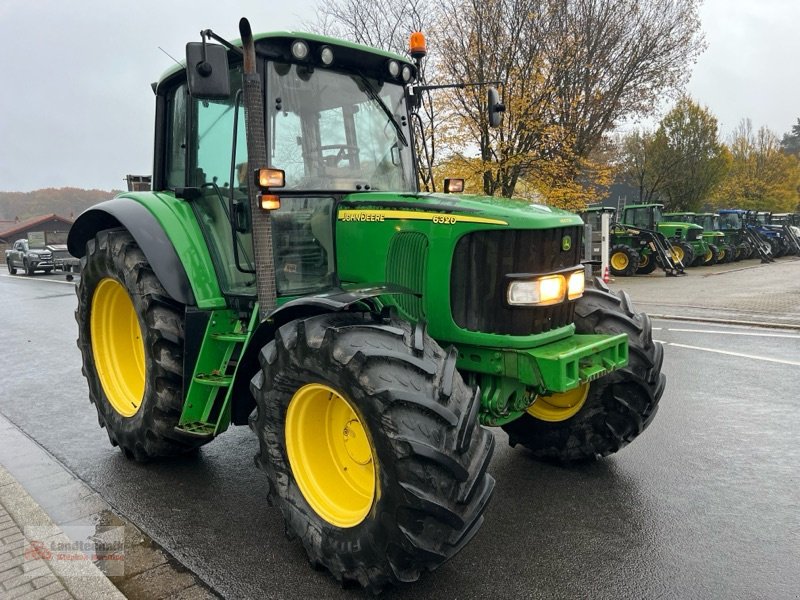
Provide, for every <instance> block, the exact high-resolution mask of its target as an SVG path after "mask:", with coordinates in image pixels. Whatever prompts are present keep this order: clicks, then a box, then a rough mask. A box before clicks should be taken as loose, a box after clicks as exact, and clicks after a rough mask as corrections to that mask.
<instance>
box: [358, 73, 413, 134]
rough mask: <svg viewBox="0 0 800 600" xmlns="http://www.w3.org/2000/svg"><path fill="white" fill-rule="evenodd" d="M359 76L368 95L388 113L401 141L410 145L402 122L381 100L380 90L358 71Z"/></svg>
mask: <svg viewBox="0 0 800 600" xmlns="http://www.w3.org/2000/svg"><path fill="white" fill-rule="evenodd" d="M358 77H359V79H361V83H363V84H364V90H365V91H366V92H367V95H368V96H369V97H370V98H371V99H372V100H373V101H374V102H376V103H377V104H378V106H380V107H381V109H382V110H383V112H384V113H386V116H387V117H388V118H389V121H391V123H392V125H394V128H395V130H397V137H398V138H400V141H401V142H403V145H404V146H406V147H408V140H407V139H406V136H405V134H404V133H403V129H402V127H400V123H398V122H397V119H395V117H394V115H393V114H392V110H391V109H390V108H389V107H388V106H386V104H385V103H384V101H383V100H381V97H380V96H379V95H378V92H376V91H375V90H374V89H372V85H371V84H370V82H369V80H367V78H366V77H364V76H363V75H362V74H361V73H358Z"/></svg>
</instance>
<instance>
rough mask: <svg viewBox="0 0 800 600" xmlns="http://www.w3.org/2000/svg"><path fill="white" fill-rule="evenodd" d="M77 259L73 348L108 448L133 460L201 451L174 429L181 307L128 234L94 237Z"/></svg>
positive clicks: (179, 397)
mask: <svg viewBox="0 0 800 600" xmlns="http://www.w3.org/2000/svg"><path fill="white" fill-rule="evenodd" d="M81 260H82V264H83V275H82V277H81V280H80V283H79V284H78V285H77V286H76V288H75V290H76V293H77V295H78V308H77V309H76V310H75V319H76V321H77V322H78V347H79V348H80V350H81V354H82V355H83V375H84V377H86V380H87V382H88V384H89V399H90V400H91V402H92V403H93V404H94V405H95V408H96V409H97V416H98V421H99V423H100V426H101V427H105V428H106V432H107V433H108V437H109V440H110V441H111V443H112V445H114V446H119V447H120V449H121V450H122V452H123V453H124V454H125V456H126V457H128V458H132V459H136V460H139V461H146V460H148V459H149V458H152V457H155V456H168V455H174V454H181V453H185V452H188V451H190V450H192V449H194V448H196V447H197V446H199V445H201V444H202V443H204V442H205V440H197V439H194V438H188V439H187V438H186V437H185V436H182V435H179V434H177V433H176V432H175V431H174V429H175V426H176V425H177V424H178V420H179V418H180V415H181V409H182V407H183V340H184V307H183V305H180V304H178V303H176V302H174V301H171V300H170V299H169V295H168V294H167V292H166V291H165V290H164V287H163V286H162V285H161V283H160V282H159V281H158V278H157V277H156V276H155V274H154V273H153V270H152V269H151V268H150V263H149V262H148V261H147V258H145V256H144V253H143V252H142V250H141V249H140V248H139V246H138V244H137V243H136V241H135V240H134V239H133V237H131V235H130V234H129V233H128V232H127V231H120V230H107V231H101V232H100V233H98V234H97V236H96V237H95V239H93V240H90V241H89V242H88V243H87V245H86V256H85V257H84V258H83V259H81Z"/></svg>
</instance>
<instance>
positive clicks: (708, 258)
mask: <svg viewBox="0 0 800 600" xmlns="http://www.w3.org/2000/svg"><path fill="white" fill-rule="evenodd" d="M718 262H721V261H720V260H719V250H718V249H717V247H716V246H715V245H714V244H709V245H708V250H706V254H705V256H703V266H704V267H713V266H714V265H715V264H717V263H718Z"/></svg>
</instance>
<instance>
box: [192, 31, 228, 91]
mask: <svg viewBox="0 0 800 600" xmlns="http://www.w3.org/2000/svg"><path fill="white" fill-rule="evenodd" d="M186 74H187V79H188V81H189V93H190V94H191V95H192V97H193V98H198V99H200V100H220V99H223V98H229V97H230V95H231V82H230V79H229V77H230V75H229V72H228V51H227V50H226V49H225V47H224V46H220V45H219V44H206V43H205V42H189V43H188V44H186Z"/></svg>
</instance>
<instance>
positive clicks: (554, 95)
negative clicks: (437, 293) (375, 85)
mask: <svg viewBox="0 0 800 600" xmlns="http://www.w3.org/2000/svg"><path fill="white" fill-rule="evenodd" d="M699 2H700V0H442V2H441V3H439V4H437V5H436V7H435V8H434V6H433V4H432V2H430V1H429V0H406V2H400V3H399V4H395V3H391V2H389V1H388V0H378V2H368V1H367V0H331V2H329V3H327V4H323V5H321V6H320V17H319V19H320V21H319V23H318V25H319V27H321V28H322V31H325V32H327V33H330V34H334V35H340V36H344V37H347V38H348V39H353V40H355V41H358V42H362V43H365V44H369V45H373V46H378V47H381V48H386V49H392V50H395V51H402V49H403V48H402V44H403V43H404V39H405V38H404V37H403V32H408V31H411V30H413V29H423V30H426V31H428V32H430V33H431V40H432V42H433V43H432V47H433V48H435V56H436V58H435V60H431V59H430V58H429V59H428V61H429V62H428V63H427V66H426V69H427V72H428V73H427V74H428V75H429V79H431V80H433V81H432V82H434V83H459V82H460V83H474V82H489V81H499V82H501V84H500V89H501V91H502V94H503V100H504V102H505V104H506V106H507V109H508V110H507V113H506V115H505V119H504V123H503V125H502V127H501V128H500V129H497V130H492V129H490V128H489V124H488V120H487V116H486V104H487V100H486V89H485V88H484V87H481V86H476V87H465V88H463V89H457V90H454V91H452V92H439V93H437V94H436V95H435V96H434V97H433V98H431V97H426V102H427V104H424V105H423V106H424V111H423V114H424V119H421V120H420V122H419V123H418V125H419V129H420V132H422V133H425V134H426V137H427V138H428V144H429V145H428V146H427V147H426V148H427V150H428V151H429V156H431V155H433V160H434V162H435V161H437V160H439V159H437V158H436V156H437V154H438V156H440V157H441V156H442V151H443V149H445V150H447V152H448V156H447V157H446V158H447V160H448V164H449V166H453V165H454V164H456V163H458V164H460V165H461V168H462V169H463V171H464V172H465V173H466V175H467V176H470V175H472V176H473V178H474V179H475V180H478V181H480V186H481V187H482V188H483V191H484V192H485V193H487V194H495V193H498V192H499V193H501V194H502V195H504V196H512V195H513V194H515V192H516V190H517V186H518V184H519V183H520V182H522V183H523V184H524V185H523V187H525V188H526V189H533V190H538V191H539V193H540V194H544V195H548V196H549V195H553V194H555V195H556V196H558V194H559V193H565V194H577V195H578V197H581V196H582V195H585V194H586V193H587V189H589V188H591V187H592V184H593V183H595V182H596V181H599V179H601V178H602V177H601V175H600V174H602V173H603V172H604V170H603V169H602V168H601V167H602V165H599V164H598V163H597V162H596V161H595V160H594V159H593V157H594V156H597V154H598V153H597V152H596V150H597V149H598V145H599V144H600V143H601V141H602V140H603V136H604V135H605V134H606V133H607V132H608V131H609V130H611V129H612V128H613V127H614V126H616V125H617V124H618V123H619V122H620V121H622V120H623V119H625V118H628V117H634V116H638V115H645V114H648V113H650V112H652V110H653V109H654V107H655V106H656V105H657V104H658V100H659V99H660V98H661V97H663V96H664V95H665V94H671V93H674V92H676V91H678V90H680V89H681V87H682V86H683V84H684V83H685V81H686V79H687V77H688V72H689V71H688V67H689V65H690V64H691V63H692V61H693V60H695V58H696V57H697V56H698V54H699V53H700V52H701V50H702V48H703V41H702V35H701V33H700V24H699V19H698V15H697V7H698V4H699ZM419 154H422V152H420V153H419ZM439 162H441V161H440V160H439ZM423 186H425V187H427V188H428V189H433V181H432V178H431V176H430V175H426V176H423Z"/></svg>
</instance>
